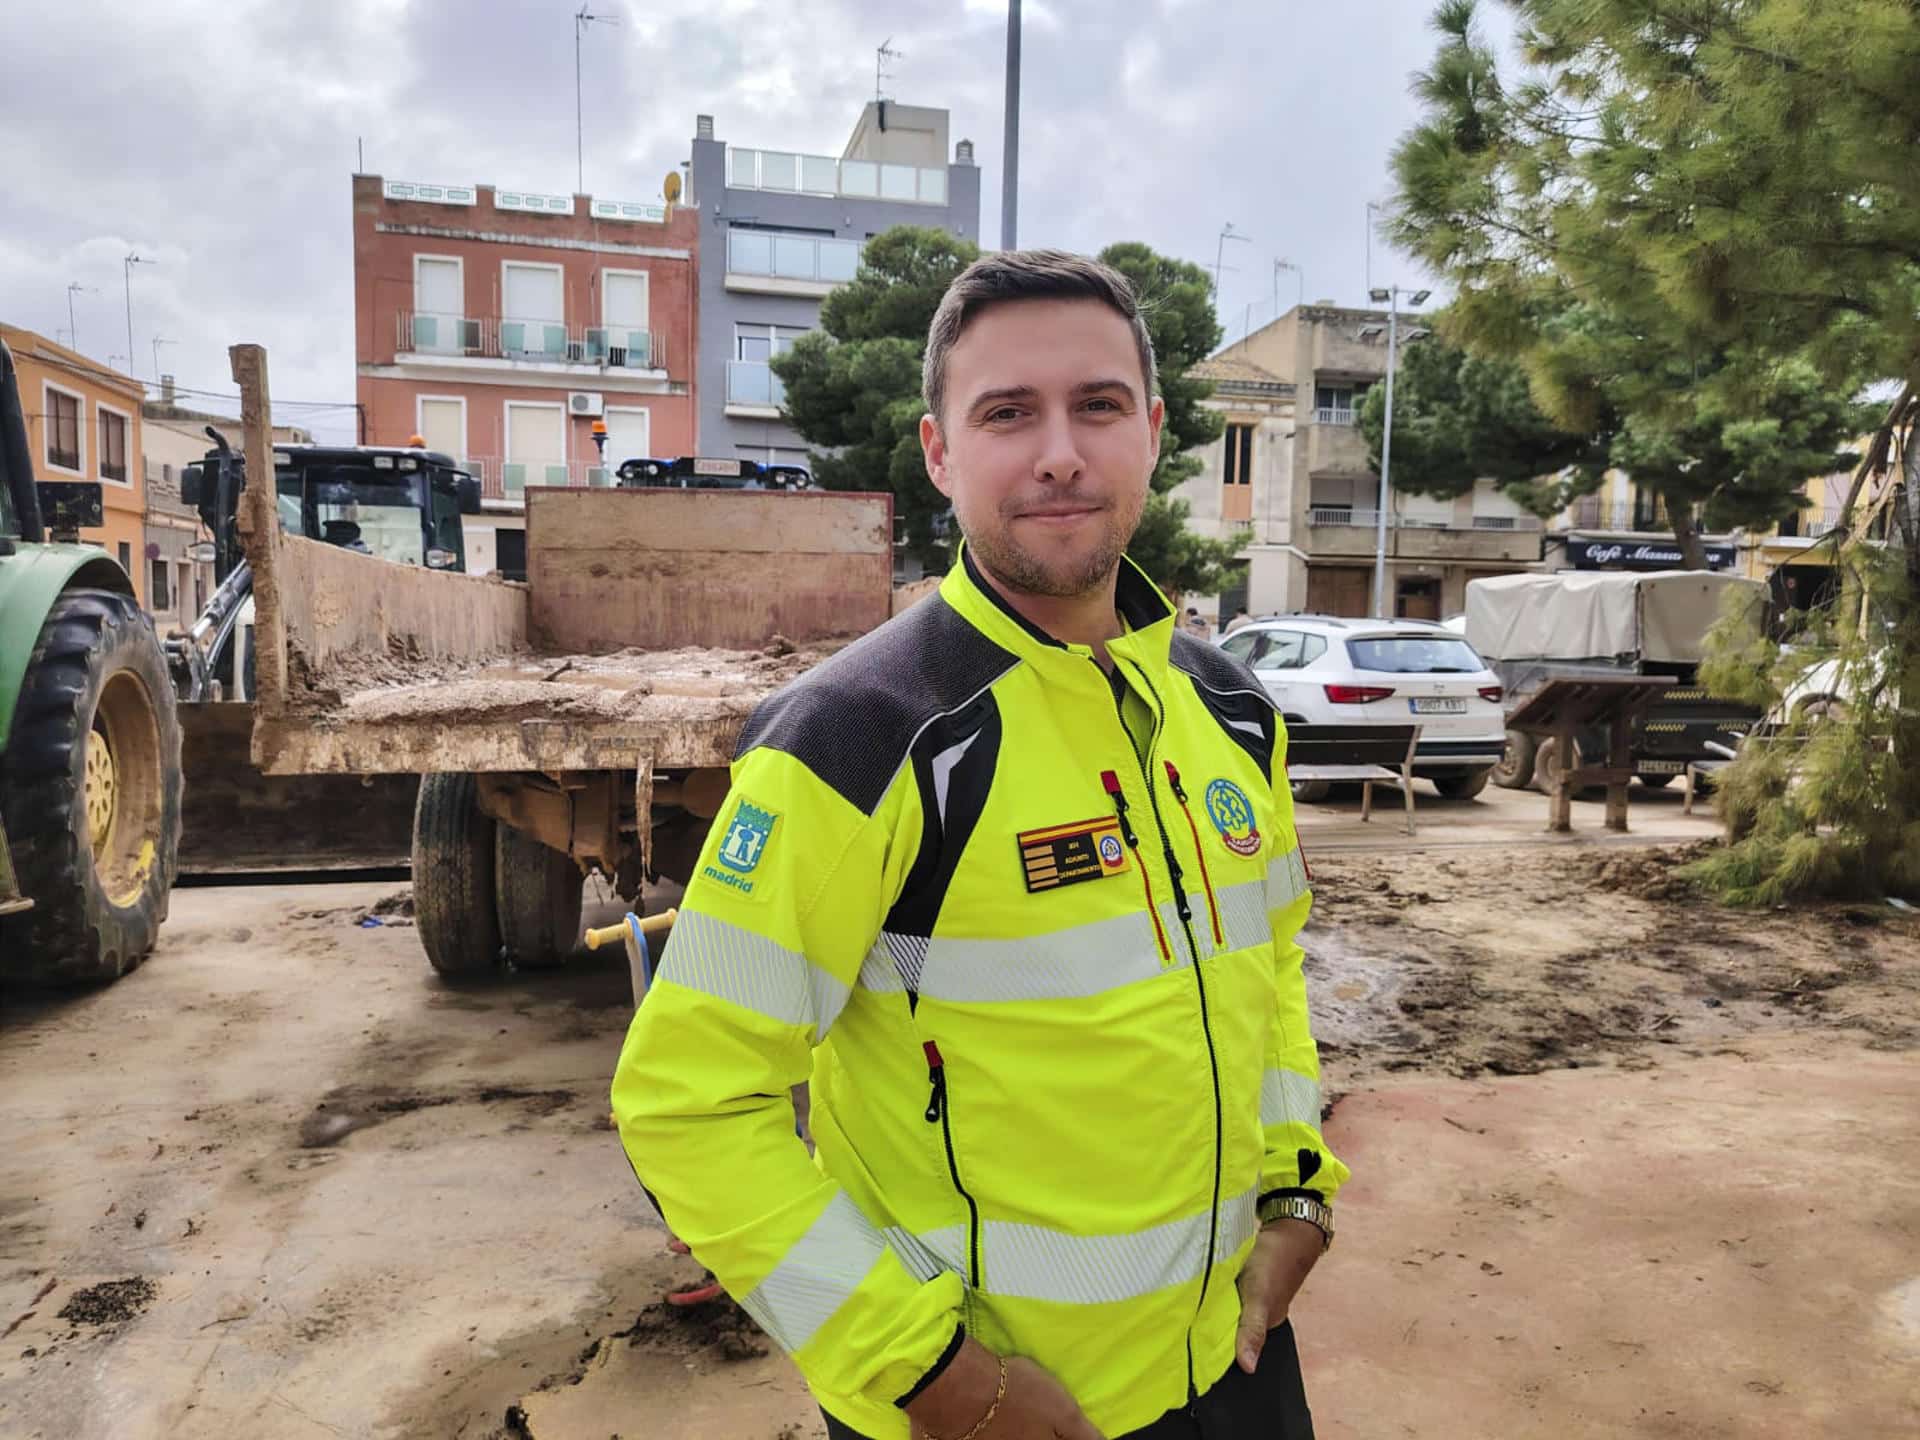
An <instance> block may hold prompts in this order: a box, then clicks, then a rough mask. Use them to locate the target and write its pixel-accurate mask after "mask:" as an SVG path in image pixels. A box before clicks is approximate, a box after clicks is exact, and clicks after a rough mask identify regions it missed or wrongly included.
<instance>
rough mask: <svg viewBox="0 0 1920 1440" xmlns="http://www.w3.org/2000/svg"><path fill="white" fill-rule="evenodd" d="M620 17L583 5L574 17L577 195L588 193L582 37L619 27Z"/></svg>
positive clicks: (574, 158)
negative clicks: (591, 31)
mask: <svg viewBox="0 0 1920 1440" xmlns="http://www.w3.org/2000/svg"><path fill="white" fill-rule="evenodd" d="M619 23H620V17H619V16H618V15H595V14H594V13H593V12H592V10H591V9H590V8H589V7H588V6H586V5H582V6H581V7H580V8H579V9H578V10H577V11H575V12H574V16H573V163H574V177H573V189H574V193H575V194H576V195H584V194H586V193H587V160H586V155H587V143H586V138H585V136H586V124H585V117H584V113H583V110H584V107H583V103H582V101H581V98H580V95H581V90H580V37H581V36H583V35H585V34H586V33H587V27H588V26H589V25H618V24H619Z"/></svg>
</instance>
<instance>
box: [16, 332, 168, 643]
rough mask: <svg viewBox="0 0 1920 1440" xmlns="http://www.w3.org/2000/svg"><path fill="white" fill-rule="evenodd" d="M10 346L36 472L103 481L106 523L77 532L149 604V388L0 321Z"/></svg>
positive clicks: (44, 475) (51, 476) (52, 476)
mask: <svg viewBox="0 0 1920 1440" xmlns="http://www.w3.org/2000/svg"><path fill="white" fill-rule="evenodd" d="M0 338H4V339H5V340H6V342H7V348H8V349H9V350H11V351H13V361H14V367H15V369H16V371H17V372H18V376H19V381H20V408H21V409H22V410H23V411H24V412H25V413H26V418H27V450H28V453H29V454H30V455H31V456H32V457H33V474H34V478H35V479H36V480H43V481H59V480H67V481H83V480H97V481H99V482H100V495H101V502H102V508H103V510H104V512H105V513H104V516H103V519H104V520H105V522H106V523H105V524H103V525H100V526H98V527H95V528H89V529H86V530H82V531H81V532H80V538H81V539H82V540H84V541H86V542H87V543H89V544H92V545H98V546H100V547H101V548H102V549H104V550H105V551H106V552H107V553H108V554H109V555H111V556H112V557H113V558H114V559H116V560H118V561H119V562H120V565H121V568H123V569H124V570H125V571H126V572H127V574H128V576H129V577H131V579H132V580H133V588H134V594H135V595H136V596H138V597H139V600H140V603H141V604H142V605H143V606H144V605H146V604H147V588H148V586H147V573H146V572H147V557H146V511H147V495H146V476H145V473H144V468H145V467H144V464H143V460H142V450H141V434H140V407H141V405H142V403H143V402H144V401H145V400H146V387H145V386H144V385H142V384H141V383H140V382H139V381H138V380H135V379H134V378H133V377H132V376H130V375H122V374H121V373H120V372H119V371H117V370H109V369H108V368H107V367H106V366H104V365H102V364H100V362H99V361H97V360H90V359H88V358H87V357H86V356H85V355H82V354H81V353H80V352H79V351H77V350H69V349H68V348H67V347H66V346H64V345H57V344H55V343H54V342H53V341H51V340H49V339H47V337H46V336H44V335H40V334H37V333H36V332H34V331H32V330H23V329H20V328H19V327H17V326H13V325H5V324H0Z"/></svg>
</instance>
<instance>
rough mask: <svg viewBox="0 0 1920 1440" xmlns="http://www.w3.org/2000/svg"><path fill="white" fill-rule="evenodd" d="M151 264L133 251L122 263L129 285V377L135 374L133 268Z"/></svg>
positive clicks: (129, 252) (123, 272)
mask: <svg viewBox="0 0 1920 1440" xmlns="http://www.w3.org/2000/svg"><path fill="white" fill-rule="evenodd" d="M151 264H153V261H151V260H148V259H147V258H145V257H144V256H141V255H136V254H134V253H133V252H132V251H128V252H127V258H126V259H125V260H123V261H121V263H120V268H121V271H122V274H123V276H124V278H125V280H126V284H127V374H128V375H132V374H133V267H134V266H136V265H151Z"/></svg>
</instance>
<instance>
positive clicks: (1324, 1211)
mask: <svg viewBox="0 0 1920 1440" xmlns="http://www.w3.org/2000/svg"><path fill="white" fill-rule="evenodd" d="M1275 1220H1304V1221H1306V1222H1307V1223H1308V1224H1309V1225H1311V1226H1313V1227H1314V1228H1316V1229H1317V1230H1319V1232H1320V1234H1321V1237H1322V1238H1321V1244H1320V1251H1321V1253H1322V1254H1325V1253H1326V1252H1327V1251H1328V1250H1330V1249H1332V1248H1333V1207H1332V1206H1331V1205H1328V1204H1327V1203H1326V1202H1325V1201H1323V1200H1317V1199H1315V1198H1314V1197H1313V1196H1311V1195H1275V1196H1273V1197H1272V1198H1270V1199H1267V1200H1263V1201H1261V1202H1260V1223H1261V1224H1262V1225H1267V1224H1269V1223H1271V1222H1272V1221H1275Z"/></svg>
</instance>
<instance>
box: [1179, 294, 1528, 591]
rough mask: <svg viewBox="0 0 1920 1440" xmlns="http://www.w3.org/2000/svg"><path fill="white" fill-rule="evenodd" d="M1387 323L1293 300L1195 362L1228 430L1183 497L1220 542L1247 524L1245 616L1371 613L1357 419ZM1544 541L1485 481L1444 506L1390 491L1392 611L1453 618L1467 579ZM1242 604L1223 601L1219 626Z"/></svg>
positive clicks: (1515, 561)
mask: <svg viewBox="0 0 1920 1440" xmlns="http://www.w3.org/2000/svg"><path fill="white" fill-rule="evenodd" d="M1387 323H1388V316H1387V312H1386V311H1384V310H1364V309H1351V308H1347V307H1343V306H1339V305H1335V304H1334V303H1333V302H1332V301H1330V300H1323V301H1318V302H1316V303H1314V304H1311V305H1297V306H1295V307H1294V308H1293V309H1291V310H1289V311H1288V312H1287V313H1286V314H1284V315H1282V316H1281V317H1280V318H1279V319H1277V320H1275V321H1273V322H1272V323H1271V324H1269V325H1267V326H1265V327H1263V328H1262V329H1259V330H1256V331H1254V332H1253V333H1252V334H1250V335H1248V336H1246V337H1245V338H1244V339H1242V340H1240V341H1238V342H1237V343H1235V344H1233V345H1230V346H1228V347H1226V348H1225V349H1223V350H1221V351H1220V352H1219V353H1218V354H1217V355H1215V356H1214V357H1213V358H1212V359H1210V360H1209V361H1207V362H1205V364H1204V365H1203V366H1202V367H1201V371H1200V373H1202V374H1205V375H1206V376H1207V377H1208V378H1210V379H1212V380H1213V381H1214V385H1215V394H1214V397H1213V399H1212V400H1211V401H1209V402H1208V403H1209V404H1210V405H1212V406H1213V407H1214V408H1216V409H1219V410H1222V411H1224V412H1225V413H1226V415H1227V418H1228V427H1227V432H1226V434H1225V435H1224V436H1223V437H1222V438H1221V440H1219V441H1218V442H1216V443H1215V444H1214V445H1213V446H1210V447H1209V449H1208V452H1207V453H1206V455H1205V456H1204V457H1203V458H1204V460H1205V462H1206V468H1205V469H1204V470H1203V471H1202V472H1201V473H1200V474H1199V475H1198V476H1196V477H1195V478H1194V479H1193V480H1190V481H1189V482H1187V484H1186V485H1184V486H1183V487H1181V490H1180V492H1179V493H1180V495H1181V498H1183V499H1185V500H1187V501H1188V502H1189V504H1191V505H1192V506H1193V516H1194V523H1195V524H1196V526H1199V525H1200V524H1201V522H1202V517H1208V519H1207V522H1206V523H1208V524H1210V525H1211V526H1212V528H1213V529H1214V530H1215V532H1216V533H1218V534H1220V535H1221V536H1222V537H1224V535H1225V534H1227V533H1231V532H1232V531H1233V530H1234V529H1235V528H1236V526H1238V525H1245V526H1246V527H1248V528H1251V530H1252V532H1253V537H1252V543H1251V544H1250V545H1249V547H1248V548H1247V550H1246V551H1245V552H1244V553H1245V557H1246V560H1247V575H1246V589H1245V603H1246V604H1247V606H1248V608H1249V609H1250V610H1252V611H1253V613H1255V614H1265V613H1271V612H1275V611H1288V610H1294V611H1297V610H1309V611H1317V612H1320V613H1323V614H1329V615H1366V614H1369V613H1371V611H1372V589H1373V565H1374V554H1375V545H1376V539H1377V533H1378V532H1377V522H1378V519H1379V498H1378V497H1379V487H1380V479H1379V476H1378V475H1377V474H1376V473H1375V472H1374V470H1373V467H1372V464H1371V462H1370V461H1369V459H1368V456H1367V446H1366V441H1365V440H1364V439H1363V438H1362V436H1361V434H1360V431H1359V428H1358V427H1357V425H1356V424H1355V423H1354V422H1355V418H1356V416H1357V414H1358V411H1359V408H1360V404H1361V402H1362V400H1363V399H1364V398H1365V396H1366V393H1367V391H1368V390H1369V389H1370V388H1371V387H1372V386H1374V385H1375V384H1377V383H1379V382H1380V381H1381V380H1383V379H1384V378H1385V376H1386V369H1387ZM1402 324H1403V326H1404V325H1405V324H1406V317H1404V316H1403V317H1402ZM1236 490H1237V491H1239V492H1240V493H1229V492H1233V491H1236ZM1241 516H1244V517H1245V518H1244V519H1241V518H1239V517H1241ZM1541 535H1542V526H1541V523H1540V521H1539V520H1538V518H1536V517H1535V516H1532V515H1529V514H1527V513H1526V511H1525V510H1523V509H1522V508H1521V507H1520V506H1519V505H1518V504H1516V503H1515V502H1514V501H1513V500H1511V499H1510V498H1508V497H1507V496H1506V495H1505V494H1504V493H1502V492H1501V490H1500V489H1499V487H1498V486H1496V485H1494V484H1493V483H1492V482H1491V481H1480V482H1478V483H1477V484H1475V485H1474V487H1473V488H1472V489H1471V490H1470V491H1468V492H1467V493H1465V494H1462V495H1460V496H1458V497H1456V498H1453V499H1447V500H1442V499H1434V498H1432V497H1429V496H1424V495H1416V494H1413V493H1411V492H1403V491H1398V490H1396V491H1394V492H1393V494H1392V495H1391V496H1390V497H1389V504H1388V510H1387V545H1386V555H1387V594H1388V606H1389V610H1390V613H1391V614H1393V615H1395V616H1400V617H1405V618H1408V619H1435V620H1437V619H1439V618H1441V617H1442V616H1445V615H1448V614H1452V613H1453V612H1455V611H1458V610H1460V609H1462V608H1463V607H1464V606H1465V604H1466V587H1467V582H1468V581H1470V580H1475V579H1479V578H1480V577H1482V576H1488V575H1506V574H1511V573H1513V572H1514V571H1517V570H1526V569H1529V568H1532V567H1533V566H1535V565H1537V563H1538V562H1539V560H1540V554H1541ZM1239 595H1240V592H1239V591H1238V589H1237V588H1236V590H1235V591H1234V592H1233V593H1231V594H1229V595H1225V596H1222V597H1220V609H1221V614H1222V617H1223V618H1224V617H1226V616H1230V615H1231V614H1232V613H1233V609H1234V608H1235V606H1236V605H1237V604H1238V603H1239Z"/></svg>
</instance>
